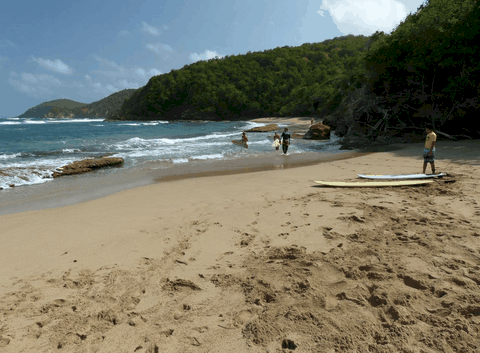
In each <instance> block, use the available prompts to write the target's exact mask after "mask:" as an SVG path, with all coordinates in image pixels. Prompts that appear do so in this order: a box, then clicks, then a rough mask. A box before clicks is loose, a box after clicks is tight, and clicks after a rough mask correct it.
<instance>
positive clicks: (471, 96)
mask: <svg viewBox="0 0 480 353" xmlns="http://www.w3.org/2000/svg"><path fill="white" fill-rule="evenodd" d="M479 34H480V6H479V2H478V1H475V0H458V1H451V0H430V1H426V2H425V3H424V4H423V5H422V6H420V8H419V9H418V11H417V12H416V13H414V14H410V15H409V16H407V18H406V19H405V20H404V21H403V22H402V23H400V24H399V25H398V27H397V28H396V29H395V30H394V31H393V32H392V33H391V34H390V35H385V34H384V33H383V32H377V33H375V34H374V35H372V36H371V39H370V45H369V50H368V52H367V55H366V57H365V67H366V69H367V70H366V75H365V76H364V77H362V78H360V79H358V80H356V81H355V84H354V85H351V86H350V87H354V89H349V90H347V91H345V92H344V93H345V94H344V97H343V99H342V102H341V104H340V105H339V107H338V108H337V109H336V110H335V111H334V113H333V114H331V115H330V116H327V119H326V121H327V122H328V123H329V124H330V125H332V126H333V127H334V128H335V129H336V133H337V135H340V136H343V137H344V139H343V140H344V145H346V146H351V147H356V146H359V145H368V144H372V143H376V142H378V143H383V142H391V141H394V140H395V137H396V138H397V140H398V141H401V140H405V139H412V138H414V139H415V137H416V138H418V137H419V136H423V134H424V126H425V124H427V123H431V124H433V125H434V127H435V129H436V131H437V133H438V134H439V135H440V137H441V138H442V137H443V138H450V139H465V138H467V139H468V138H480V124H479V123H478V120H479V118H478V111H479V108H480V104H479V103H480V102H479V99H478V97H479V94H480V77H479V74H480V62H479V60H478V58H479V57H480V52H479V43H480V36H479Z"/></svg>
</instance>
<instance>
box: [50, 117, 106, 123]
mask: <svg viewBox="0 0 480 353" xmlns="http://www.w3.org/2000/svg"><path fill="white" fill-rule="evenodd" d="M103 120H104V119H87V118H85V119H49V120H47V122H48V123H91V122H99V121H103Z"/></svg>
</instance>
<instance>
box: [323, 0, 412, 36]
mask: <svg viewBox="0 0 480 353" xmlns="http://www.w3.org/2000/svg"><path fill="white" fill-rule="evenodd" d="M322 10H325V11H328V12H329V13H330V16H332V19H333V22H334V23H335V24H336V26H337V28H338V29H339V30H340V31H341V32H342V33H343V34H350V33H352V34H366V35H369V34H371V33H373V32H375V31H377V30H381V31H384V32H387V33H388V32H390V31H391V30H393V29H394V28H395V26H396V25H398V23H400V21H402V20H403V19H404V18H405V17H406V16H407V14H408V10H407V7H406V6H405V5H404V4H402V3H401V2H400V1H398V0H369V1H359V0H323V1H322V5H321V6H320V10H319V11H317V12H318V13H319V14H320V15H321V16H323V15H324V12H323V11H322Z"/></svg>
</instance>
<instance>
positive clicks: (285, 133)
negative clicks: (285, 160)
mask: <svg viewBox="0 0 480 353" xmlns="http://www.w3.org/2000/svg"><path fill="white" fill-rule="evenodd" d="M288 146H290V134H289V133H288V128H285V130H284V131H283V132H282V150H283V154H287V151H288Z"/></svg>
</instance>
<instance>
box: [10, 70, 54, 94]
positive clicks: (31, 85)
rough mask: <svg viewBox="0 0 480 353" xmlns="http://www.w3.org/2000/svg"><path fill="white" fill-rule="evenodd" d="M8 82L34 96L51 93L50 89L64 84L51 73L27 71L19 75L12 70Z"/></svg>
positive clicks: (18, 89)
mask: <svg viewBox="0 0 480 353" xmlns="http://www.w3.org/2000/svg"><path fill="white" fill-rule="evenodd" d="M9 82H10V84H11V85H12V86H13V88H15V89H16V90H17V91H19V92H22V93H26V94H28V95H30V96H33V97H35V98H40V97H42V96H45V95H51V94H52V93H53V91H52V89H54V88H57V87H61V86H64V83H63V82H62V81H60V80H59V79H57V78H56V77H54V76H52V75H49V74H31V73H27V72H22V74H20V75H18V74H17V73H15V72H12V73H11V74H10V79H9Z"/></svg>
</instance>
